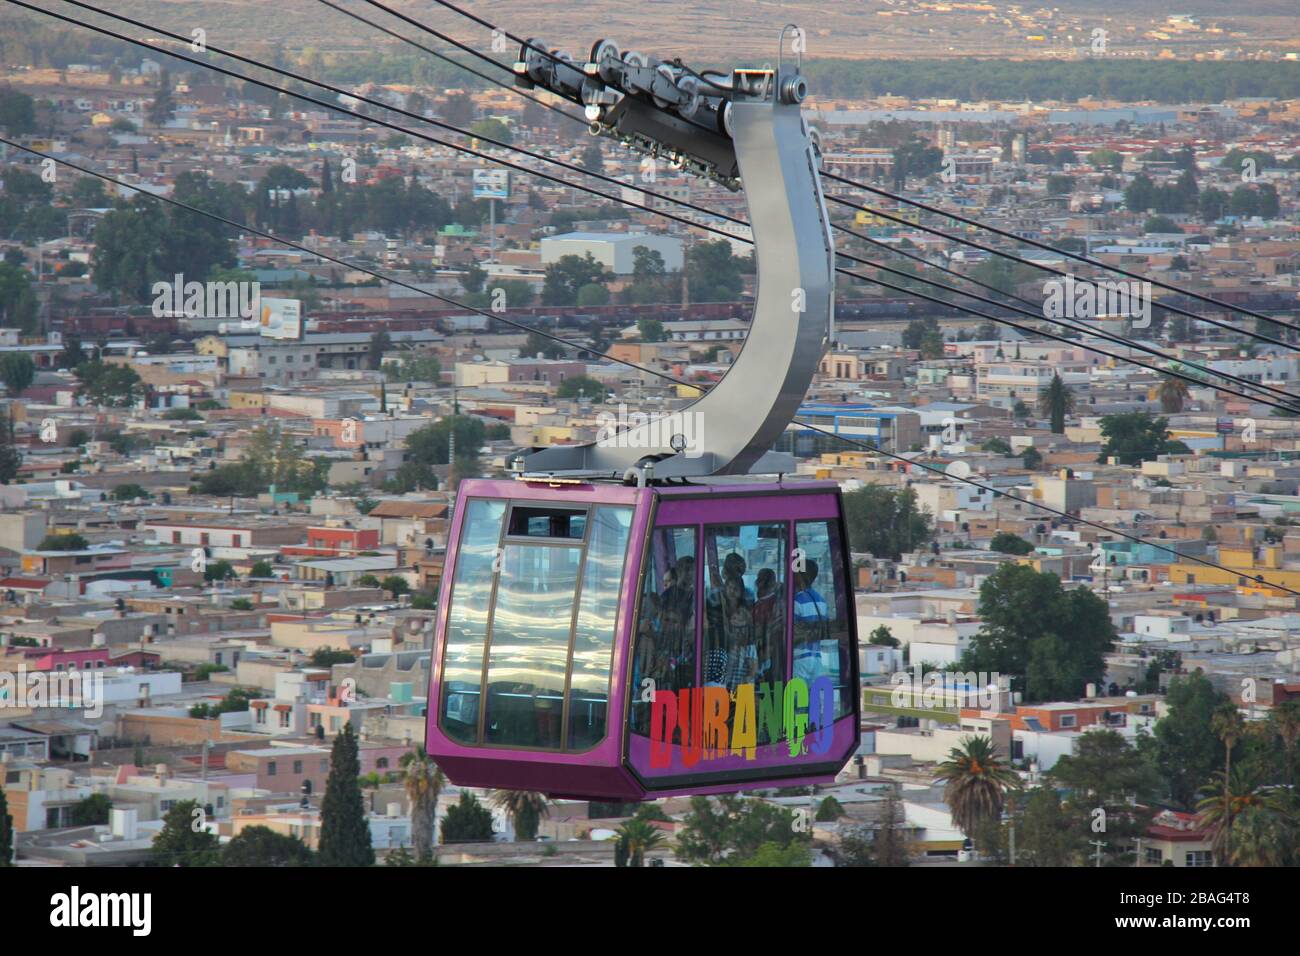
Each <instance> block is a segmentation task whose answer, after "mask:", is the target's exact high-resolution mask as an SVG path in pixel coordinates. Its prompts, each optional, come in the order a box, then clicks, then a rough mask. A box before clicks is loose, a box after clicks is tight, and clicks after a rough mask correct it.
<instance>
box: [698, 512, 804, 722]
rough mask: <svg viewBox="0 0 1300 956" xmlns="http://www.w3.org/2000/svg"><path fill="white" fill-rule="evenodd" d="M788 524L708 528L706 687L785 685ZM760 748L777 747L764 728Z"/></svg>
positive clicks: (706, 543) (705, 640)
mask: <svg viewBox="0 0 1300 956" xmlns="http://www.w3.org/2000/svg"><path fill="white" fill-rule="evenodd" d="M786 536H787V531H786V524H785V522H772V523H767V524H744V525H717V526H712V527H708V528H705V529H704V553H705V560H706V565H705V580H706V594H707V598H706V601H705V619H704V620H705V627H704V648H705V652H704V673H703V679H704V686H706V687H709V686H713V687H718V686H721V687H725V688H727V690H728V691H731V692H733V693H734V692H735V690H736V688H737V687H738V686H739V685H741V684H756V685H758V684H771V685H774V684H775V683H776V682H778V681H781V682H783V681H784V672H785V656H786V654H785V634H786V628H785V595H786V591H785V587H786V565H787V560H786V550H787V549H786ZM758 742H759V743H760V744H767V743H772V742H773V741H772V740H770V739H768V732H767V727H766V726H765V725H760V727H759V740H758Z"/></svg>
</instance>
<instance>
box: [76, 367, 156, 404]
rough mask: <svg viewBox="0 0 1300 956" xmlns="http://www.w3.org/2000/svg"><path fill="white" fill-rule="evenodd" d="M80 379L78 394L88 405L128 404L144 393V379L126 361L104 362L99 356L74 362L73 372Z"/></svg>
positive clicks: (134, 401)
mask: <svg viewBox="0 0 1300 956" xmlns="http://www.w3.org/2000/svg"><path fill="white" fill-rule="evenodd" d="M73 374H74V375H76V377H77V381H78V382H79V383H80V384H79V387H78V388H77V394H78V395H84V396H85V398H86V401H87V402H88V403H89V404H91V405H103V406H105V407H107V408H130V407H131V406H132V405H134V404H135V403H136V402H138V401H140V400H141V399H142V398H143V397H144V383H143V382H142V381H140V376H139V375H137V374H136V371H135V369H133V368H131V367H130V366H127V365H107V364H105V363H104V362H102V361H100V360H99V359H92V360H91V361H89V362H84V363H83V364H81V365H79V366H77V368H76V369H75V371H74V372H73Z"/></svg>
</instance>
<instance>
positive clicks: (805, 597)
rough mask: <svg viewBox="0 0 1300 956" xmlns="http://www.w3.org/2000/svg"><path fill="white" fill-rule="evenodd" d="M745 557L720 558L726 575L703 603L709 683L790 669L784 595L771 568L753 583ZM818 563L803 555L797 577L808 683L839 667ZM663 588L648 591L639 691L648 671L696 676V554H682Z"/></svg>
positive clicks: (658, 677) (765, 677)
mask: <svg viewBox="0 0 1300 956" xmlns="http://www.w3.org/2000/svg"><path fill="white" fill-rule="evenodd" d="M746 570H747V568H746V563H745V559H744V558H743V557H742V556H741V555H739V554H737V553H735V552H732V553H730V554H728V555H727V556H726V558H724V559H723V562H722V568H721V574H720V577H721V581H720V582H719V584H718V585H717V586H715V587H713V588H711V589H710V590H709V592H708V594H707V595H706V598H705V603H704V611H705V633H704V646H705V651H704V656H703V660H702V664H703V668H702V671H701V673H702V675H703V683H704V686H706V687H710V686H712V687H725V688H727V689H728V690H729V691H734V690H735V689H736V687H737V686H739V685H741V684H750V683H759V682H769V681H779V680H782V679H783V673H782V672H783V671H784V670H785V650H784V646H785V600H784V596H783V592H782V588H781V587H780V583H779V581H778V578H777V574H776V571H774V570H773V569H772V568H767V567H765V568H760V569H759V570H758V572H757V574H756V575H755V577H754V586H753V587H752V588H751V587H750V586H749V585H747V584H746V583H745V572H746ZM817 575H818V567H817V563H816V562H815V561H811V560H804V561H802V562H801V567H796V569H795V573H794V578H795V585H796V591H795V594H794V629H793V630H794V676H795V677H799V678H802V679H803V680H805V681H807V682H808V683H811V682H812V681H813V680H814V679H815V678H816V677H818V676H820V675H821V674H826V673H831V676H832V677H834V676H837V675H835V674H833V673H832V672H833V671H834V670H835V669H836V655H835V654H834V653H833V652H832V653H830V654H826V653H825V651H824V643H825V642H827V641H829V640H831V639H832V635H831V633H830V631H831V620H830V615H829V613H828V608H827V604H826V600H825V598H824V597H822V595H821V593H820V592H819V591H818V590H817V588H816V587H815V582H816V580H817ZM665 580H666V582H667V584H666V587H665V588H664V590H663V591H662V592H661V593H659V594H656V593H655V592H654V591H647V593H646V594H645V595H644V597H643V607H642V609H641V617H640V625H639V628H638V639H637V655H636V666H635V669H634V674H633V679H634V685H635V688H636V690H635V691H634V693H639V692H640V691H641V689H642V683H643V681H644V680H645V679H646V678H649V679H651V680H653V681H654V682H655V686H656V687H657V688H662V689H677V688H682V687H693V686H695V683H696V678H695V559H694V558H693V557H690V556H683V557H681V558H680V559H678V561H677V564H676V566H675V567H673V568H672V569H671V570H670V571H668V572H667V574H666V576H665Z"/></svg>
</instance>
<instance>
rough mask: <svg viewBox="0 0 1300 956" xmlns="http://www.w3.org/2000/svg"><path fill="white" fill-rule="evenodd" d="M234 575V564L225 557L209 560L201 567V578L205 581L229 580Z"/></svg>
mask: <svg viewBox="0 0 1300 956" xmlns="http://www.w3.org/2000/svg"><path fill="white" fill-rule="evenodd" d="M234 577H236V574H235V566H234V565H233V564H231V563H230V562H229V561H227V560H226V559H225V558H221V559H220V560H217V561H209V562H208V563H207V565H206V566H205V567H204V568H203V580H205V581H229V580H231V579H232V578H234Z"/></svg>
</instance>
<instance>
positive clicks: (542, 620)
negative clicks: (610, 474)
mask: <svg viewBox="0 0 1300 956" xmlns="http://www.w3.org/2000/svg"><path fill="white" fill-rule="evenodd" d="M737 481H743V479H730V480H729V481H728V483H727V484H715V483H710V484H698V485H674V486H662V487H656V486H650V487H640V488H638V487H630V486H624V485H618V484H608V485H605V484H568V485H547V484H544V483H530V482H526V481H489V480H475V481H466V482H464V483H463V484H462V485H461V486H460V493H459V496H458V500H457V503H456V510H455V515H454V518H453V520H452V526H451V536H450V538H449V541H450V542H451V543H450V546H449V554H448V561H447V567H446V573H445V575H444V579H443V583H442V594H441V600H440V603H439V608H438V629H437V636H436V640H435V643H434V648H433V667H432V673H431V686H430V693H429V722H428V734H427V737H428V740H427V749H428V752H429V753H430V754H431V755H432V756H433V757H434V759H435V760H436V761H437V762H438V764H439V765H440V766H441V767H442V768H443V769H444V770H445V771H446V773H447V776H448V777H449V778H450V779H451V780H452V781H453V782H455V783H457V784H460V785H465V786H478V787H492V788H504V789H518V790H536V791H541V792H543V793H547V794H550V795H552V796H579V797H598V798H606V799H620V800H642V799H647V798H653V797H656V796H664V795H669V794H681V793H723V792H727V791H734V790H741V789H752V788H758V787H763V786H769V785H772V784H783V785H791V784H808V783H813V782H825V781H828V780H831V779H833V777H834V775H835V774H836V773H837V772H838V771H839V770H840V768H841V767H842V766H843V765H844V764H845V762H846V761H847V760H848V759H849V758H850V756H851V755H852V754H853V753H854V751H855V750H856V749H857V746H858V716H859V714H858V708H859V703H858V670H857V665H858V655H857V635H856V629H855V628H856V623H855V615H854V609H853V588H852V585H851V582H850V580H849V569H850V567H851V565H850V563H849V556H848V547H847V542H846V539H845V533H844V523H843V517H842V512H841V507H840V497H839V489H838V488H837V487H836V486H835V485H834V484H833V483H829V482H804V481H799V482H785V483H784V484H778V483H771V482H770V480H768V481H769V483H765V484H752V483H751V484H737Z"/></svg>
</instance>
